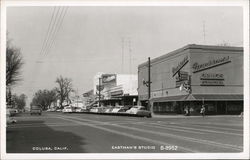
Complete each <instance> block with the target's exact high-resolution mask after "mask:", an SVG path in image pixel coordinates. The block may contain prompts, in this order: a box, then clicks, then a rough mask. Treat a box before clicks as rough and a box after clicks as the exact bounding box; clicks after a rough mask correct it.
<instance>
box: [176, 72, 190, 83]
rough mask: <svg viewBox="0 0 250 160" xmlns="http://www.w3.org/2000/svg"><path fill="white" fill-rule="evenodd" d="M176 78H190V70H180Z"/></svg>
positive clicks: (181, 79) (178, 79) (182, 79)
mask: <svg viewBox="0 0 250 160" xmlns="http://www.w3.org/2000/svg"><path fill="white" fill-rule="evenodd" d="M175 79H176V82H179V81H184V80H188V72H184V71H179V72H178V74H177V76H176V77H175Z"/></svg>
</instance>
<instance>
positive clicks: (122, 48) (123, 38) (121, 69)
mask: <svg viewBox="0 0 250 160" xmlns="http://www.w3.org/2000/svg"><path fill="white" fill-rule="evenodd" d="M123 65H124V37H122V64H121V71H122V73H123Z"/></svg>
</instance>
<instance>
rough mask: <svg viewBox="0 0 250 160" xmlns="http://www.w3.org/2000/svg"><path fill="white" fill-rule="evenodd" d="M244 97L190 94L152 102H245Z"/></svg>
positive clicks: (162, 98)
mask: <svg viewBox="0 0 250 160" xmlns="http://www.w3.org/2000/svg"><path fill="white" fill-rule="evenodd" d="M243 99H244V96H243V95H240V94H230V95H229V94H189V95H179V96H170V97H158V98H151V99H150V101H152V102H169V101H202V100H204V101H234V100H243Z"/></svg>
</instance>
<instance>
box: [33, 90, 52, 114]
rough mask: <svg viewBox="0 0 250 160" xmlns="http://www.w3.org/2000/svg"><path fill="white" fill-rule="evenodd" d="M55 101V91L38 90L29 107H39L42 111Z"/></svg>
mask: <svg viewBox="0 0 250 160" xmlns="http://www.w3.org/2000/svg"><path fill="white" fill-rule="evenodd" d="M56 99H57V96H56V91H55V90H46V89H45V90H38V91H37V92H36V93H35V95H34V97H33V99H32V102H31V105H37V106H41V107H42V109H43V110H46V109H48V107H49V106H50V105H51V104H52V103H53V102H55V101H56Z"/></svg>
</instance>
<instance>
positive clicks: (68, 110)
mask: <svg viewBox="0 0 250 160" xmlns="http://www.w3.org/2000/svg"><path fill="white" fill-rule="evenodd" d="M62 112H63V113H72V112H74V110H73V108H72V107H71V106H65V107H64V108H63V110H62Z"/></svg>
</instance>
